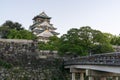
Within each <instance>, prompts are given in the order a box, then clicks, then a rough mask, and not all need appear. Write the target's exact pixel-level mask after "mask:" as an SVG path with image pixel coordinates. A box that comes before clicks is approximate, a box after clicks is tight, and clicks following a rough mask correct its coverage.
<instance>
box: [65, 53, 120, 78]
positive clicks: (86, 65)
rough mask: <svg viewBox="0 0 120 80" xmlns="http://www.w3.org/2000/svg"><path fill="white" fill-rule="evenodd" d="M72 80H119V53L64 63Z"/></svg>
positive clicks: (87, 57)
mask: <svg viewBox="0 0 120 80" xmlns="http://www.w3.org/2000/svg"><path fill="white" fill-rule="evenodd" d="M64 67H65V68H66V69H67V68H68V69H70V72H71V74H72V80H120V78H119V77H120V52H113V53H105V54H96V55H91V56H83V57H74V58H71V59H68V60H65V61H64Z"/></svg>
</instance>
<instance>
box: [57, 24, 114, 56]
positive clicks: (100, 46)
mask: <svg viewBox="0 0 120 80" xmlns="http://www.w3.org/2000/svg"><path fill="white" fill-rule="evenodd" d="M60 42H61V45H60V48H59V51H60V52H61V53H71V54H79V55H87V54H89V53H92V54H96V53H105V52H111V51H113V49H112V46H111V45H110V42H109V38H108V37H107V36H105V35H104V34H103V33H102V32H101V31H99V30H94V29H92V28H91V27H89V26H85V27H81V28H80V29H76V28H73V29H70V30H69V31H68V32H67V34H64V35H63V36H61V38H60Z"/></svg>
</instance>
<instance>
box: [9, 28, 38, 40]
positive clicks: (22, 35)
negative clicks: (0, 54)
mask: <svg viewBox="0 0 120 80" xmlns="http://www.w3.org/2000/svg"><path fill="white" fill-rule="evenodd" d="M7 38H8V39H28V40H31V39H35V38H36V36H35V35H34V34H32V32H30V31H28V30H20V31H17V30H16V29H11V30H10V31H9V33H8V35H7Z"/></svg>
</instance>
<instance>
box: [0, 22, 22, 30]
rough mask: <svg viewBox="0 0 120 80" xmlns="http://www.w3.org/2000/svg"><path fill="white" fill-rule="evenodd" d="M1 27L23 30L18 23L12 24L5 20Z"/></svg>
mask: <svg viewBox="0 0 120 80" xmlns="http://www.w3.org/2000/svg"><path fill="white" fill-rule="evenodd" d="M2 26H7V27H8V28H9V29H16V30H23V29H24V28H23V27H22V25H21V24H20V23H18V22H12V21H10V20H7V21H6V22H5V23H3V25H2Z"/></svg>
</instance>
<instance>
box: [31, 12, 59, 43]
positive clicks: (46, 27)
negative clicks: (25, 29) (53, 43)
mask: <svg viewBox="0 0 120 80" xmlns="http://www.w3.org/2000/svg"><path fill="white" fill-rule="evenodd" d="M50 20H51V17H49V16H47V15H46V13H45V12H42V13H40V14H39V15H37V16H35V17H34V18H33V25H31V26H30V30H31V31H32V32H33V34H35V35H36V36H37V37H38V41H43V42H48V41H49V37H51V36H57V35H58V34H59V33H57V32H55V30H56V29H57V28H55V27H54V26H53V24H51V23H50Z"/></svg>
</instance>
